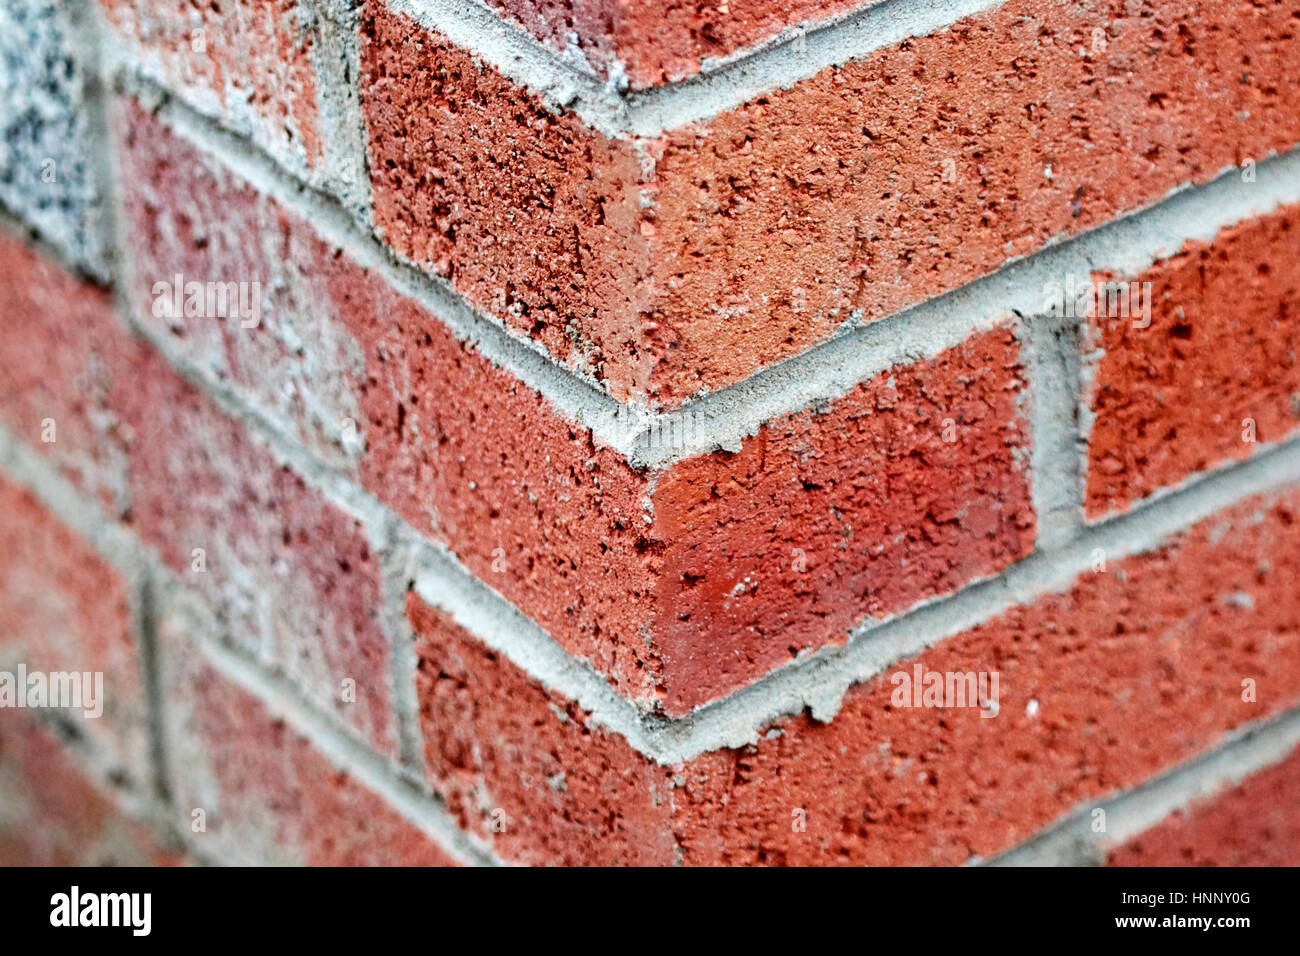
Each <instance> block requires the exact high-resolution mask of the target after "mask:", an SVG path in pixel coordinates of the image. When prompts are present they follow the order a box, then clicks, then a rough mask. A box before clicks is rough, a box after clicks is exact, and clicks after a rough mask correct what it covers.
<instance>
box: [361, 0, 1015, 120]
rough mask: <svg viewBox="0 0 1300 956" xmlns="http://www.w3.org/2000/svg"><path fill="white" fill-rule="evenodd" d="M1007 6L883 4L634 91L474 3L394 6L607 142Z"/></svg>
mask: <svg viewBox="0 0 1300 956" xmlns="http://www.w3.org/2000/svg"><path fill="white" fill-rule="evenodd" d="M1004 2H1005V0H876V2H874V3H869V4H867V5H865V6H860V7H858V8H856V9H854V10H849V11H845V12H842V13H839V14H835V15H832V16H829V17H826V18H821V19H812V20H806V21H803V22H802V23H799V24H793V25H791V26H790V27H787V28H786V29H785V30H783V31H782V32H781V33H779V34H778V35H776V36H774V37H772V38H770V39H768V40H765V41H761V42H759V43H757V44H755V45H753V46H750V47H748V48H745V49H741V50H738V51H736V52H734V53H731V54H729V55H727V56H725V57H722V58H714V59H708V60H705V61H704V62H703V63H702V64H701V70H700V72H699V74H698V75H695V76H692V77H688V78H686V79H682V80H678V81H675V82H672V83H668V84H665V85H661V86H656V87H652V88H650V89H647V90H639V91H633V92H627V91H625V90H624V89H622V87H623V85H624V84H623V83H622V82H621V81H620V79H619V78H614V79H613V81H612V82H606V81H604V80H602V79H601V78H600V77H598V76H597V75H595V73H594V72H593V71H592V70H591V68H590V66H589V65H587V64H586V63H585V62H582V61H581V60H580V59H578V58H576V57H568V56H566V55H565V54H563V53H559V52H556V51H554V50H552V49H551V48H550V47H548V46H546V45H545V44H544V43H543V42H542V41H540V40H538V39H537V38H536V37H534V36H532V35H531V34H529V33H527V32H526V31H525V30H524V29H523V28H522V27H520V26H517V25H515V24H513V23H511V22H509V21H506V20H503V19H502V18H501V17H499V16H498V15H497V14H496V13H494V12H492V11H491V10H489V9H487V8H486V7H484V6H483V5H481V4H480V3H477V2H474V0H434V2H431V0H387V3H388V7H389V8H390V9H392V10H394V11H395V12H397V13H402V14H405V15H406V16H409V17H411V18H412V19H413V20H415V21H416V22H417V23H419V24H420V25H421V26H423V27H425V28H426V29H428V30H431V31H435V32H437V33H440V34H442V35H443V36H445V37H446V38H447V39H448V40H450V41H451V42H452V43H453V44H455V45H456V46H458V47H461V48H462V49H465V50H468V51H469V52H470V53H472V54H473V55H475V56H477V57H479V58H480V59H482V60H484V61H486V62H487V63H489V64H491V65H492V66H493V67H494V68H495V69H496V70H497V71H498V72H500V73H501V74H502V75H503V76H505V77H507V78H508V79H510V80H512V81H513V82H514V83H516V84H517V85H519V86H522V87H524V88H526V89H528V90H530V91H531V92H533V93H535V94H537V95H538V96H540V97H541V98H542V100H543V101H544V102H545V103H546V104H547V106H549V107H550V108H551V109H553V110H568V111H571V112H573V113H574V114H576V115H577V116H578V117H579V118H580V119H581V120H582V121H583V122H584V123H586V124H587V125H588V126H590V127H591V128H593V129H596V130H598V131H600V132H601V133H604V134H605V135H607V136H616V137H645V138H650V139H653V138H655V137H658V136H661V135H663V134H664V133H665V132H668V131H670V130H673V129H677V128H679V127H682V126H685V125H687V124H689V123H697V122H702V121H705V120H708V119H711V118H713V117H715V116H717V115H718V114H719V113H723V112H725V111H727V110H731V109H735V108H736V107H738V106H741V105H743V104H745V103H747V102H749V101H750V100H752V99H754V98H755V97H758V96H761V95H763V94H765V93H770V92H772V91H774V90H778V89H786V88H789V87H791V86H794V85H795V84H796V83H799V82H801V81H802V80H806V79H808V78H809V77H812V76H815V75H816V74H818V73H820V72H821V71H822V70H824V69H826V68H827V67H832V66H839V65H842V64H844V63H848V62H850V61H852V60H858V59H862V58H864V57H867V56H869V55H871V54H872V53H874V52H876V51H877V50H880V49H883V48H886V47H892V46H896V45H898V44H899V43H901V42H903V41H904V40H907V39H909V38H911V37H919V36H926V35H928V34H931V33H935V32H937V31H939V30H942V29H944V28H945V27H949V26H952V25H953V24H954V23H957V22H958V21H960V20H963V19H965V18H967V17H970V16H973V15H975V14H978V13H982V12H984V11H985V10H990V9H993V8H994V7H997V6H1000V5H1001V4H1003V3H1004Z"/></svg>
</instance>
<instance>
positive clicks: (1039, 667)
mask: <svg viewBox="0 0 1300 956" xmlns="http://www.w3.org/2000/svg"><path fill="white" fill-rule="evenodd" d="M1298 505H1300V497H1298V496H1297V493H1296V492H1295V491H1290V492H1287V493H1285V494H1280V495H1276V496H1270V497H1266V498H1261V499H1256V500H1252V501H1249V502H1246V503H1245V504H1242V505H1240V506H1238V507H1236V508H1234V509H1232V510H1230V511H1228V512H1225V513H1223V514H1221V515H1218V516H1216V517H1214V518H1211V519H1208V520H1207V521H1205V522H1203V523H1202V524H1200V525H1198V526H1196V527H1195V528H1194V529H1192V530H1191V531H1190V532H1188V533H1186V534H1184V535H1181V536H1179V537H1176V538H1174V539H1173V540H1171V541H1170V542H1169V544H1167V545H1166V546H1165V547H1164V548H1162V549H1160V550H1158V551H1155V552H1152V553H1150V554H1142V555H1137V556H1134V557H1131V558H1127V559H1124V560H1123V561H1113V562H1111V563H1110V567H1109V569H1108V570H1107V571H1105V572H1103V573H1098V574H1093V573H1085V574H1084V575H1082V576H1081V577H1080V578H1078V579H1077V580H1076V581H1075V583H1074V585H1073V586H1072V587H1071V588H1070V589H1069V590H1067V591H1065V592H1064V593H1062V594H1059V595H1058V594H1053V595H1047V596H1045V597H1042V598H1039V599H1038V600H1036V601H1034V602H1032V603H1029V604H1026V605H1022V606H1019V607H1016V608H1013V609H1012V610H1010V611H1008V612H1006V613H1004V614H1002V615H999V616H998V617H996V618H994V619H993V620H991V621H989V622H988V623H986V624H983V625H980V626H978V627H975V628H973V629H971V630H969V631H967V632H965V633H962V634H959V635H956V636H954V637H952V638H949V639H947V640H945V641H943V642H941V643H939V644H938V645H937V646H936V647H934V648H932V649H931V650H928V651H925V652H923V653H922V654H920V655H919V656H918V657H916V658H914V659H912V660H905V661H902V662H900V663H898V664H897V665H895V666H894V667H891V668H889V669H888V671H886V672H885V673H882V674H881V675H879V676H877V677H875V678H873V679H871V680H870V681H868V682H866V683H864V684H861V685H858V686H857V687H855V688H853V689H851V690H850V691H849V693H848V695H847V696H846V698H845V700H844V703H843V705H842V707H841V708H840V711H839V713H838V714H837V715H836V716H835V718H834V720H833V721H831V722H830V723H819V722H817V721H815V720H813V719H811V718H809V717H797V718H787V719H784V720H780V721H777V722H775V723H773V724H772V725H771V726H770V727H769V728H767V730H766V731H765V732H764V733H763V734H762V735H761V739H760V740H759V741H758V742H757V743H755V744H752V745H750V746H747V747H742V748H739V749H734V750H721V751H716V752H713V753H709V754H705V755H702V756H700V757H698V758H695V759H693V760H691V761H689V762H687V763H686V764H685V765H682V766H671V767H659V768H657V769H656V771H655V775H653V776H650V777H649V778H648V779H647V778H645V777H642V776H640V775H639V774H638V773H637V772H636V771H635V769H634V768H635V765H633V767H632V768H629V767H628V762H629V760H631V759H633V752H632V751H631V750H630V748H628V746H627V744H626V743H625V742H624V741H623V739H622V738H620V737H617V736H614V735H610V734H608V733H606V732H604V731H602V730H600V729H599V728H598V727H597V728H592V727H591V726H590V721H589V718H588V717H587V716H586V715H584V714H582V713H581V712H580V711H574V710H572V709H571V708H570V709H568V710H560V709H558V708H556V707H555V702H554V701H553V700H552V699H551V698H550V697H549V695H548V694H547V693H546V692H545V691H544V690H543V689H542V688H541V687H539V686H538V685H536V684H535V683H532V682H530V681H529V679H528V678H527V677H526V676H525V675H523V674H521V673H520V672H519V671H517V670H516V669H515V668H514V667H513V666H512V665H510V664H508V663H507V662H504V661H502V660H501V659H500V658H498V657H496V656H494V655H492V654H489V653H488V652H486V651H485V650H484V649H483V648H482V647H481V646H479V647H477V648H476V647H475V645H474V643H473V642H472V641H470V640H468V639H467V637H466V636H465V635H464V634H463V633H459V632H457V631H456V629H455V627H454V625H450V626H449V624H448V622H447V619H446V618H445V617H443V616H441V615H439V614H438V613H436V612H433V611H431V610H429V609H427V608H424V607H422V606H421V605H420V604H419V603H417V602H413V603H412V608H411V614H412V621H413V625H414V627H415V628H416V631H417V633H418V634H419V635H420V644H419V647H420V654H421V668H420V678H419V687H420V691H421V700H422V708H421V714H422V723H423V728H424V733H425V736H426V742H427V743H426V745H427V747H428V749H429V751H430V753H431V755H432V756H431V759H430V766H431V768H432V769H431V772H432V782H433V783H434V785H435V787H442V788H450V789H454V790H456V791H458V792H465V791H466V790H470V791H472V792H475V793H481V794H484V795H485V799H486V800H487V801H488V802H491V803H493V805H494V806H519V807H526V808H528V812H529V813H530V814H531V815H532V816H531V818H530V819H534V820H535V819H536V817H537V815H539V814H541V813H542V812H543V810H544V809H545V808H547V807H553V808H554V807H556V804H557V803H558V804H560V806H559V807H558V808H556V809H552V810H551V811H550V812H551V813H553V814H554V816H555V818H556V822H554V823H552V824H551V827H556V828H558V827H560V826H561V824H560V823H559V822H558V821H559V820H560V819H562V820H564V821H574V820H592V819H594V820H601V821H603V824H602V826H604V827H605V828H606V829H604V830H603V831H600V832H603V834H604V836H603V837H602V838H601V839H597V840H591V839H590V838H589V837H588V838H584V839H581V840H573V841H568V842H566V843H565V845H564V846H565V852H573V851H572V850H571V848H572V847H574V846H580V847H582V848H583V851H582V860H583V862H587V863H622V862H627V861H629V860H630V859H632V858H633V855H632V850H629V848H628V843H629V834H634V833H636V832H637V831H638V829H639V828H643V827H645V826H647V825H654V826H660V827H668V826H671V830H672V843H673V845H674V846H675V847H676V849H675V851H674V854H675V856H674V859H676V860H679V861H680V862H684V863H687V864H754V863H786V864H801V863H802V864H813V863H816V864H826V863H846V864H856V865H861V864H867V865H889V864H893V865H899V864H930V865H934V864H960V863H964V862H967V861H968V859H969V858H970V857H972V856H980V857H989V856H992V855H994V854H996V853H998V852H1000V851H1002V850H1005V849H1008V848H1010V847H1011V846H1013V845H1015V844H1017V843H1019V842H1021V841H1023V840H1025V839H1027V838H1028V837H1029V836H1031V835H1032V834H1033V833H1034V832H1035V831H1037V830H1039V829H1040V828H1042V827H1043V826H1045V825H1047V824H1049V823H1051V822H1052V821H1053V820H1055V819H1056V818H1058V817H1060V816H1062V815H1064V814H1066V813H1068V812H1070V811H1071V810H1073V809H1075V808H1076V807H1077V806H1080V805H1084V804H1085V803H1086V801H1088V800H1093V799H1101V798H1104V797H1105V796H1107V795H1109V794H1112V793H1115V792H1117V791H1119V790H1122V789H1126V788H1129V787H1132V786H1134V785H1136V784H1137V783H1139V782H1141V781H1143V780H1145V779H1147V778H1149V777H1150V776H1152V775H1153V774H1155V773H1157V772H1159V771H1161V770H1163V769H1165V768H1168V767H1170V766H1172V765H1174V764H1176V763H1178V762H1180V761H1183V760H1187V759H1189V758H1191V757H1193V756H1195V755H1196V754H1198V753H1200V752H1203V751H1205V750H1207V749H1209V748H1211V747H1213V746H1215V745H1216V744H1217V743H1218V742H1219V741H1220V739H1221V738H1222V735H1223V734H1224V733H1225V732H1226V731H1228V730H1231V729H1233V728H1235V727H1239V726H1241V725H1243V724H1246V723H1249V722H1252V721H1256V720H1260V719H1263V718H1264V717H1266V716H1268V715H1271V714H1276V713H1279V712H1281V711H1284V710H1287V709H1289V708H1292V707H1294V706H1295V705H1296V703H1297V697H1296V694H1295V692H1294V686H1295V680H1296V676H1297V674H1300V606H1298V605H1297V603H1296V600H1295V595H1294V593H1293V591H1294V589H1293V588H1292V587H1291V581H1292V579H1293V578H1294V575H1295V572H1296V565H1297V563H1300V551H1298V550H1297V547H1296V538H1295V535H1294V533H1293V526H1294V523H1295V520H1296V508H1297V506H1298ZM448 661H452V662H453V663H452V664H450V665H448V663H447V662H448ZM471 661H472V663H471ZM918 663H919V664H920V665H921V666H922V667H923V668H924V669H925V670H927V671H932V672H935V671H937V672H941V673H945V674H946V673H948V672H960V673H966V672H979V671H984V672H992V671H997V672H998V673H999V675H1000V676H999V698H998V713H997V716H996V717H993V718H985V717H982V716H980V714H981V711H980V710H979V709H976V708H954V707H939V708H933V707H899V706H897V705H896V703H895V700H894V693H895V691H896V689H897V685H896V684H895V682H894V681H892V680H891V675H892V674H894V673H909V674H910V673H913V668H914V667H915V665H916V664H918ZM468 673H472V674H474V675H476V676H475V677H474V678H472V679H471V678H467V677H465V676H464V675H465V674H468ZM1246 678H1250V679H1252V680H1254V681H1255V682H1256V687H1257V691H1258V693H1257V699H1256V700H1255V701H1254V702H1247V701H1245V700H1243V693H1242V690H1243V685H1242V681H1243V680H1244V679H1246ZM478 687H483V688H484V689H485V691H486V692H485V693H483V694H481V695H479V694H475V693H474V690H475V689H477V688H478ZM489 688H490V689H489ZM470 698H473V700H474V701H476V703H474V704H470V703H469V699H470ZM487 700H497V701H501V702H503V704H502V706H501V707H495V708H494V707H488V706H486V705H485V704H484V703H483V701H487ZM507 700H508V701H509V704H508V705H505V704H504V702H505V701H507ZM1031 702H1032V704H1031ZM510 727H514V728H515V729H514V730H513V731H510V730H509V729H508V728H510ZM524 727H526V728H527V731H526V733H525V734H523V735H522V736H518V737H516V736H514V734H517V733H519V731H520V730H521V729H523V728H524ZM1137 727H1140V728H1141V730H1140V732H1133V730H1132V728H1137ZM503 729H504V730H505V732H503ZM579 740H580V741H581V746H582V751H581V755H580V759H568V758H566V757H564V756H562V755H567V754H569V753H570V752H571V751H570V749H569V748H571V747H574V746H576V744H577V741H579ZM561 766H562V767H563V769H564V771H565V772H566V773H567V775H568V777H569V778H570V779H572V778H574V777H575V776H576V777H578V778H579V779H584V780H585V779H586V778H588V777H595V776H597V775H604V774H608V775H609V776H611V777H612V778H614V779H618V780H622V781H626V784H625V785H626V786H629V787H632V788H633V790H632V793H633V797H632V798H630V799H627V800H615V799H614V798H613V797H612V796H611V795H610V793H596V794H594V795H593V794H592V792H591V791H590V790H589V789H588V788H585V787H575V789H574V791H573V793H572V795H571V796H569V795H566V794H565V792H564V791H559V790H557V789H555V788H553V787H552V785H551V783H549V782H548V780H549V779H550V778H549V776H548V774H547V773H545V772H542V771H545V770H554V769H555V768H557V767H561ZM538 768H541V769H540V770H539V769H538ZM638 781H639V783H638ZM665 788H667V798H666V799H667V801H668V805H669V806H670V807H671V822H670V823H669V822H665V821H664V818H663V815H664V814H665V813H667V812H668V811H660V812H659V814H658V816H657V817H656V816H654V815H651V813H650V810H651V809H658V808H657V807H656V806H655V801H656V800H659V799H661V796H660V795H661V794H663V793H664V791H665ZM638 791H639V792H638ZM646 808H649V809H646ZM796 811H804V821H805V824H806V825H805V829H803V830H797V829H795V828H794V827H793V826H792V823H794V822H796V820H798V817H796V816H795V813H796ZM466 815H467V817H468V818H469V819H470V820H476V819H477V816H476V814H475V813H473V812H470V811H466ZM507 816H509V811H507ZM656 821H657V822H656ZM548 832H550V829H548V827H546V826H536V825H532V826H529V827H527V828H520V830H519V831H517V832H516V833H514V834H512V835H507V836H498V837H496V840H497V843H496V845H497V847H498V848H499V851H500V852H505V853H509V854H511V855H517V856H518V857H519V858H520V859H522V860H527V861H529V862H558V861H559V857H558V856H557V855H556V853H557V851H556V850H555V849H553V848H550V847H547V846H546V845H545V843H544V842H540V841H541V840H542V839H543V838H541V837H539V834H545V833H548ZM588 832H591V831H588ZM652 832H653V831H652ZM507 834H509V831H507ZM663 839H666V838H665V837H663V836H662V834H661V835H660V837H659V840H663ZM656 845H660V844H659V843H657V842H656V841H652V840H650V839H649V838H643V839H642V841H641V843H640V844H639V849H640V850H643V851H646V852H650V851H652V850H653V848H654V847H655V846H656Z"/></svg>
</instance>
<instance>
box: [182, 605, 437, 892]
mask: <svg viewBox="0 0 1300 956" xmlns="http://www.w3.org/2000/svg"><path fill="white" fill-rule="evenodd" d="M197 637H198V635H197V634H196V633H195V632H194V618H193V617H192V616H191V615H189V614H186V613H184V612H183V611H181V610H178V606H177V605H170V606H164V608H163V610H162V612H161V613H160V620H159V644H160V649H161V655H162V661H163V663H162V666H161V671H162V688H163V696H164V699H165V700H166V702H167V709H166V710H165V711H164V713H165V715H166V720H167V724H166V728H165V731H164V733H165V739H166V742H167V746H168V748H169V753H170V759H171V766H172V768H173V772H174V779H173V780H172V792H173V799H172V803H173V810H172V812H173V814H174V821H173V822H174V825H175V826H176V827H177V828H178V829H180V830H182V832H186V833H187V834H189V837H190V839H191V840H192V841H193V845H194V847H195V849H196V850H198V851H199V852H202V853H205V854H207V855H208V856H210V857H212V858H214V859H216V860H219V861H222V862H226V863H231V864H236V865H251V864H258V863H260V864H274V865H307V866H447V865H451V864H452V863H453V861H452V860H451V858H450V857H448V856H447V855H446V853H445V852H444V851H443V850H441V849H440V848H439V847H438V846H437V845H436V844H434V843H433V842H432V841H431V840H430V839H429V838H428V837H427V836H425V835H424V834H423V833H421V832H420V831H419V830H418V829H417V828H416V827H415V826H414V825H413V824H411V823H409V822H408V821H406V820H405V819H403V818H402V817H401V816H400V815H399V814H398V812H397V811H396V810H394V809H393V808H391V807H389V806H388V805H387V804H386V803H385V802H384V801H383V799H382V798H381V797H380V796H378V795H377V794H375V793H374V792H373V791H371V790H368V789H367V788H366V787H365V786H364V785H362V784H361V783H360V782H359V781H357V780H356V779H355V778H353V777H352V776H350V775H349V774H348V773H347V772H346V771H344V770H340V769H338V768H337V767H335V766H334V765H333V764H332V763H330V761H328V760H327V759H326V758H325V757H324V756H323V755H322V754H321V753H320V751H319V750H318V749H317V748H316V747H315V746H314V745H313V744H312V743H311V742H310V741H309V740H308V739H307V738H305V737H304V736H303V735H302V734H301V733H300V732H298V731H296V730H295V729H294V728H293V727H292V726H290V725H288V724H287V723H286V722H285V721H284V720H283V719H282V718H280V717H278V716H276V715H275V714H274V713H273V712H272V711H271V710H270V709H268V707H267V705H266V704H265V703H264V702H263V701H262V700H260V699H259V698H258V697H257V696H255V695H254V694H252V693H250V692H249V691H247V690H245V689H244V688H242V687H240V686H239V685H237V684H235V683H233V682H232V681H231V680H230V679H228V678H227V677H226V676H225V675H224V674H222V673H221V672H220V671H218V670H217V669H215V668H214V667H213V665H212V664H211V663H209V662H208V661H207V660H206V659H205V657H204V655H203V652H202V650H201V649H200V648H199V647H197V646H196V640H197ZM196 810H201V811H203V812H202V814H201V815H196V814H195V812H194V811H196Z"/></svg>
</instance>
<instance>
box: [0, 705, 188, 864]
mask: <svg viewBox="0 0 1300 956" xmlns="http://www.w3.org/2000/svg"><path fill="white" fill-rule="evenodd" d="M180 861H181V860H180V857H179V855H178V854H177V853H176V852H175V851H174V850H172V849H170V848H169V847H168V846H167V845H166V844H165V843H164V842H162V841H160V840H159V839H158V837H157V836H156V835H155V834H153V833H151V832H150V830H149V829H148V828H147V827H146V826H144V825H143V824H142V823H140V822H138V821H136V820H134V819H132V818H131V817H130V816H128V815H127V814H126V813H124V812H123V811H122V809H121V808H120V807H119V806H118V805H117V803H116V802H115V801H114V800H113V799H111V798H110V797H109V796H107V795H106V793H105V792H104V790H102V789H101V788H100V787H99V786H97V785H96V784H95V783H93V782H92V780H91V779H90V777H89V776H87V774H86V773H85V771H83V769H82V768H81V767H80V766H79V765H78V763H77V761H76V760H75V759H74V758H73V757H72V755H71V754H70V753H68V752H67V751H66V750H65V749H64V747H63V746H62V745H61V744H60V743H59V742H58V741H57V740H56V739H55V738H54V736H52V734H51V733H50V732H49V731H48V730H47V729H46V728H44V727H42V726H41V725H40V724H39V723H37V722H36V721H35V720H34V719H32V718H31V717H30V716H28V715H26V714H24V713H21V712H18V711H0V866H167V865H173V864H175V863H178V862H180Z"/></svg>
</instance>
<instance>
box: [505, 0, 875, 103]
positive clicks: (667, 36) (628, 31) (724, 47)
mask: <svg viewBox="0 0 1300 956" xmlns="http://www.w3.org/2000/svg"><path fill="white" fill-rule="evenodd" d="M488 3H489V5H490V6H492V7H493V8H494V9H496V10H499V11H501V12H502V13H503V14H505V15H506V16H507V17H509V18H510V19H511V20H513V21H515V22H516V23H518V24H520V25H521V26H523V27H524V28H525V29H526V30H528V32H530V33H532V34H533V35H534V36H535V37H537V38H538V39H539V40H541V41H542V42H543V43H545V44H546V45H547V46H549V47H551V48H552V49H554V50H556V51H559V52H568V51H570V50H572V48H573V46H574V44H575V43H576V45H577V47H578V49H579V50H580V51H581V52H582V54H583V57H584V58H585V59H586V61H587V63H588V64H589V65H590V66H591V67H592V68H594V69H595V70H596V71H597V72H598V73H600V75H602V76H604V77H615V76H626V77H627V79H628V81H629V83H630V85H631V86H632V87H633V88H634V89H644V88H646V87H650V86H657V85H659V84H662V83H667V82H673V81H676V80H681V79H685V78H687V77H691V76H694V75H695V74H697V73H699V72H700V67H701V65H702V61H704V60H708V59H717V58H720V57H725V56H728V55H730V54H732V53H736V52H738V51H740V50H743V49H744V48H746V47H750V46H754V45H756V44H758V43H761V42H762V41H764V40H768V39H771V38H772V37H774V36H776V35H777V34H779V33H780V32H781V31H782V30H785V29H786V28H788V27H791V26H794V25H796V24H799V23H805V22H809V21H812V22H816V21H818V20H824V19H826V18H828V17H830V16H832V15H834V14H839V13H844V12H846V11H849V10H852V9H854V8H855V7H859V6H866V5H867V4H866V3H864V2H863V0H793V2H791V3H784V4H781V3H774V2H773V0H722V2H719V3H715V4H704V3H699V2H698V0H670V2H668V3H664V2H663V0H596V2H587V0H488Z"/></svg>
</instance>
